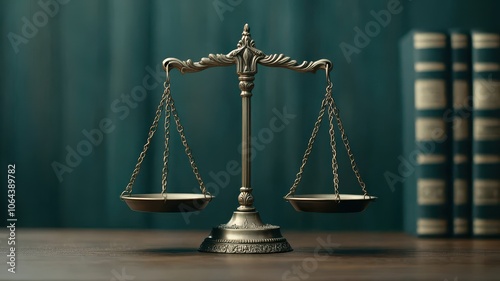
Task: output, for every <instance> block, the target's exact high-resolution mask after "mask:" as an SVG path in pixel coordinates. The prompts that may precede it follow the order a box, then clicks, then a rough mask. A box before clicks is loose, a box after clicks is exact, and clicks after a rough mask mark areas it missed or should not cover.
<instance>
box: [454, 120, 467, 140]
mask: <svg viewBox="0 0 500 281" xmlns="http://www.w3.org/2000/svg"><path fill="white" fill-rule="evenodd" d="M468 138H469V120H468V119H465V118H462V117H455V118H453V140H455V141H461V140H466V139H468Z"/></svg>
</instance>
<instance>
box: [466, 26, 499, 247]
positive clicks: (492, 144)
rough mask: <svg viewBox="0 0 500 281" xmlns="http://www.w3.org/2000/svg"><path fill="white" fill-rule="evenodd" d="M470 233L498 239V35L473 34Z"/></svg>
mask: <svg viewBox="0 0 500 281" xmlns="http://www.w3.org/2000/svg"><path fill="white" fill-rule="evenodd" d="M472 66H473V67H472V69H473V74H472V78H473V125H472V126H473V143H472V154H473V155H472V159H473V160H472V189H473V206H472V213H473V214H472V216H473V217H472V232H473V235H474V236H475V237H500V34H499V33H492V32H483V31H473V32H472Z"/></svg>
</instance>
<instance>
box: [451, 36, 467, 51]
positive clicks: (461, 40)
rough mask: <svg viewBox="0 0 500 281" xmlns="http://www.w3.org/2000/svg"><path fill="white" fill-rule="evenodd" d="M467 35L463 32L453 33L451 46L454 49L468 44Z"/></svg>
mask: <svg viewBox="0 0 500 281" xmlns="http://www.w3.org/2000/svg"><path fill="white" fill-rule="evenodd" d="M468 45H469V44H468V41H467V35H466V34H461V33H452V34H451V47H452V48H453V49H463V48H467V46H468Z"/></svg>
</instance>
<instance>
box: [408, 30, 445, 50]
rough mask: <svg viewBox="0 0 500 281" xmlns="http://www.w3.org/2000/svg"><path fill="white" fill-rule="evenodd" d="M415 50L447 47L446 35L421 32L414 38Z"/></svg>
mask: <svg viewBox="0 0 500 281" xmlns="http://www.w3.org/2000/svg"><path fill="white" fill-rule="evenodd" d="M413 47H414V48H415V49H433V48H444V47H446V35H445V34H443V33H433V32H419V33H415V34H414V36H413Z"/></svg>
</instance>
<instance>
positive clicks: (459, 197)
mask: <svg viewBox="0 0 500 281" xmlns="http://www.w3.org/2000/svg"><path fill="white" fill-rule="evenodd" d="M468 201H469V200H468V196H467V180H464V179H455V180H454V181H453V202H454V204H455V205H464V204H467V202H468Z"/></svg>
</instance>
